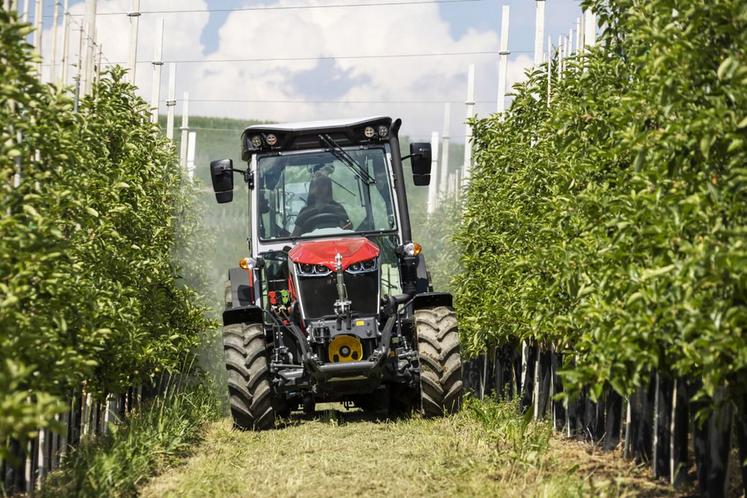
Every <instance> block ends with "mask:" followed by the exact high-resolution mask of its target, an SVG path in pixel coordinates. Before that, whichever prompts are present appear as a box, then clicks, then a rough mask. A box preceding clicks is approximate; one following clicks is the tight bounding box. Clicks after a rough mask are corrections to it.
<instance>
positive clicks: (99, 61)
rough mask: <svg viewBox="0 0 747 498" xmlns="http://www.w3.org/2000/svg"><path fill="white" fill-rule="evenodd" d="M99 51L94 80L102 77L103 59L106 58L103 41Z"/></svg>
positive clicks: (99, 45) (96, 80)
mask: <svg viewBox="0 0 747 498" xmlns="http://www.w3.org/2000/svg"><path fill="white" fill-rule="evenodd" d="M98 48H99V51H98V53H97V54H96V74H95V75H94V77H93V80H94V82H98V81H99V79H100V78H101V61H102V59H103V58H104V45H103V43H99V44H98Z"/></svg>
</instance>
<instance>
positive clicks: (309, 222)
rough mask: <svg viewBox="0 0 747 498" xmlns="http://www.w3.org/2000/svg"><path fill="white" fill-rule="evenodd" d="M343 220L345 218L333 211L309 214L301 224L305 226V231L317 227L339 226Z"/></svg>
mask: <svg viewBox="0 0 747 498" xmlns="http://www.w3.org/2000/svg"><path fill="white" fill-rule="evenodd" d="M343 221H345V220H343V219H342V217H341V216H339V215H337V214H335V213H317V214H314V215H311V216H309V217H308V218H307V219H306V221H305V222H304V224H303V226H304V228H307V230H306V232H310V231H312V230H316V229H317V228H332V227H339V226H340V223H342V222H343Z"/></svg>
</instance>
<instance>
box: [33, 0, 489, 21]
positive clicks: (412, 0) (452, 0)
mask: <svg viewBox="0 0 747 498" xmlns="http://www.w3.org/2000/svg"><path fill="white" fill-rule="evenodd" d="M485 1H488V0H408V1H403V2H393V1H384V2H362V3H336V4H327V5H263V6H255V7H236V8H232V9H174V10H142V11H140V14H143V15H145V14H206V13H211V12H216V13H217V12H258V11H260V12H261V11H277V10H281V11H282V10H312V9H313V10H319V9H346V8H356V7H397V6H407V5H427V4H461V3H478V2H485ZM128 13H129V12H127V11H116V12H98V13H97V14H96V15H98V16H115V15H124V14H128ZM74 15H75V16H77V17H81V16H83V14H74ZM44 17H48V16H44Z"/></svg>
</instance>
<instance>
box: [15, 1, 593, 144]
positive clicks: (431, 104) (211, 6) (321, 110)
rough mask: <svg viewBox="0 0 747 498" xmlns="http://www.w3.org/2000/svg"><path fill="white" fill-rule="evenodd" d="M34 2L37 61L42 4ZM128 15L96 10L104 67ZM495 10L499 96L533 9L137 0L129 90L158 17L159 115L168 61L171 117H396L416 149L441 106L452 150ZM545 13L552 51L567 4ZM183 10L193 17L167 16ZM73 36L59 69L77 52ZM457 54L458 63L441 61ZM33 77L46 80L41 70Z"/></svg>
mask: <svg viewBox="0 0 747 498" xmlns="http://www.w3.org/2000/svg"><path fill="white" fill-rule="evenodd" d="M42 1H43V8H44V13H43V17H44V35H43V38H42V52H43V54H44V55H45V60H46V62H47V63H49V62H50V61H51V37H52V34H51V33H52V19H51V14H52V5H53V0H42ZM18 3H19V4H23V2H18ZM31 3H32V4H33V3H34V2H33V0H32V2H31ZM130 5H131V0H99V1H98V13H99V15H98V16H97V33H98V40H99V42H100V43H101V44H102V49H103V55H104V61H105V63H106V62H109V63H122V64H125V63H126V61H127V58H128V57H127V54H128V47H129V39H130V38H129V37H130V22H131V21H130V18H129V17H128V16H127V15H126V12H127V11H128V10H129V7H130ZM502 5H509V6H510V24H509V26H510V28H509V50H510V51H511V54H510V56H509V70H508V80H509V87H510V85H511V84H512V83H514V82H516V81H518V80H520V79H521V78H522V77H523V75H524V71H525V70H526V69H527V68H528V67H530V66H531V65H532V63H533V50H534V37H535V34H534V31H535V1H534V0H441V1H440V2H434V1H430V2H428V1H418V0H380V1H374V0H264V1H258V0H209V1H208V0H142V1H141V6H140V9H141V11H143V14H142V15H141V16H140V18H139V19H140V22H139V36H138V61H139V63H138V65H137V69H136V74H135V76H136V78H135V81H136V84H137V85H138V86H139V88H140V93H141V95H142V96H143V97H144V98H145V99H146V100H148V101H149V100H150V96H151V88H152V80H153V66H152V64H151V61H152V60H153V52H154V46H155V44H156V33H157V27H156V26H157V24H158V23H159V22H160V19H161V18H163V19H164V22H165V36H164V48H163V51H164V52H163V59H164V61H165V62H166V63H167V64H166V65H164V66H162V67H163V70H162V76H161V101H162V102H161V106H162V107H161V112H162V113H164V112H165V107H163V105H164V101H165V99H166V91H167V81H168V74H167V71H168V69H167V68H168V62H169V61H178V62H177V77H176V81H177V83H176V87H177V89H176V90H177V91H176V95H177V99H178V103H177V110H176V112H177V114H180V113H181V108H182V105H183V102H182V97H183V92H189V100H190V103H189V113H190V115H209V116H222V117H232V118H239V119H247V120H249V119H259V120H267V121H276V122H283V121H308V120H316V119H333V118H346V117H359V116H371V115H389V116H393V117H401V118H402V119H403V127H402V133H403V134H406V135H409V136H410V137H412V138H415V139H424V140H428V139H430V136H431V132H432V131H438V132H439V133H441V134H442V132H443V127H444V114H445V109H444V103H446V102H450V116H449V118H450V119H449V127H448V129H449V134H450V136H451V139H452V141H454V142H463V140H464V134H465V130H464V128H465V127H464V119H465V115H466V110H465V105H464V101H465V98H466V90H467V89H466V87H467V68H468V65H469V64H475V66H476V71H475V73H476V78H475V81H476V92H475V99H476V101H477V104H476V106H475V110H476V112H477V114H478V115H479V116H486V115H488V114H490V113H492V112H495V109H496V102H497V81H498V59H499V56H498V55H497V53H496V52H497V51H498V47H499V39H500V37H499V31H500V25H501V6H502ZM298 7H301V8H298ZM234 9H244V10H234ZM545 9H546V10H545V29H546V31H545V37H547V36H548V35H549V36H551V38H552V40H553V43H554V44H557V40H558V36H559V35H561V34H565V35H568V33H569V30H570V29H572V28H575V25H576V19H577V18H578V17H579V16H580V14H581V11H580V7H579V1H578V0H546V8H545ZM185 10H192V11H197V12H173V11H185ZM31 11H32V16H31V17H32V18H33V7H32V9H31ZM83 11H84V2H83V0H71V1H70V12H71V14H72V15H73V19H74V20H75V21H77V22H81V21H82V17H81V15H82V14H83ZM148 11H162V12H159V13H148ZM206 11H212V12H206ZM74 28H76V29H77V28H78V26H77V25H74ZM61 31H62V30H59V32H60V34H59V39H61V36H62V35H61ZM73 35H74V36H72V37H71V42H70V50H69V53H70V59H71V60H75V59H76V57H77V52H78V36H77V35H78V33H77V32H75V31H74V32H73ZM544 44H545V48H546V46H547V42H545V43H544ZM61 45H62V43H61V41H60V42H58V53H59V52H61ZM463 52H469V54H459V55H453V54H455V53H463ZM483 52H487V53H483ZM427 54H430V55H427ZM433 54H437V55H433ZM448 54H452V55H448ZM381 55H390V56H391V55H408V57H379V56H381ZM59 57H60V56H59V55H58V58H59ZM236 59H253V60H251V61H247V60H242V61H236ZM258 59H259V60H258ZM288 59H295V60H288ZM299 59H300V60H299ZM227 60H228V61H227ZM44 70H45V71H46V77H47V78H49V77H50V71H51V67H50V66H49V65H47V66H45V69H44ZM58 71H59V69H58Z"/></svg>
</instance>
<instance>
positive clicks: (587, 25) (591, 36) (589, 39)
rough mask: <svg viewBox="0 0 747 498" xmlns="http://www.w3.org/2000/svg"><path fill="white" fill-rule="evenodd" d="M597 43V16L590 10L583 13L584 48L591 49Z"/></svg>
mask: <svg viewBox="0 0 747 498" xmlns="http://www.w3.org/2000/svg"><path fill="white" fill-rule="evenodd" d="M596 42H597V16H596V15H595V14H594V12H592V11H591V10H587V11H586V12H584V47H593V46H594V45H595V44H596Z"/></svg>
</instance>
